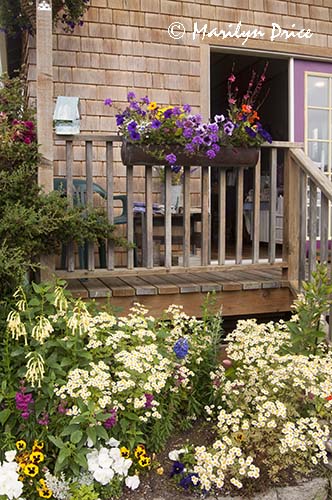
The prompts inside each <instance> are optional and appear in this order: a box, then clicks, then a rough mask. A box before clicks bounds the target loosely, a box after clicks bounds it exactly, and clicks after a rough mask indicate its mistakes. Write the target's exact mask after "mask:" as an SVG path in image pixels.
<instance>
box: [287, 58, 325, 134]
mask: <svg viewBox="0 0 332 500" xmlns="http://www.w3.org/2000/svg"><path fill="white" fill-rule="evenodd" d="M305 71H315V72H317V73H327V74H332V64H331V63H321V62H314V61H306V60H303V59H296V60H295V61H294V107H295V109H294V123H295V130H294V139H295V141H296V142H303V141H304V73H305Z"/></svg>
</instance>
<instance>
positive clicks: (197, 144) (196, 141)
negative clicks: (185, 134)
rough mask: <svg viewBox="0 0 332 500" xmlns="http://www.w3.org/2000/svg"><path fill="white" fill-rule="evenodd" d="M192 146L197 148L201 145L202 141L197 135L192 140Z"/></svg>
mask: <svg viewBox="0 0 332 500" xmlns="http://www.w3.org/2000/svg"><path fill="white" fill-rule="evenodd" d="M192 144H195V145H196V146H199V145H200V144H203V139H202V138H201V137H200V136H199V135H196V136H195V137H194V138H193V140H192Z"/></svg>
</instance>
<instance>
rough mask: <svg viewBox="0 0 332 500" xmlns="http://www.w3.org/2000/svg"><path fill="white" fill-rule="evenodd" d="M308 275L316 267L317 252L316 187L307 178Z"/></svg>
mask: <svg viewBox="0 0 332 500" xmlns="http://www.w3.org/2000/svg"><path fill="white" fill-rule="evenodd" d="M309 193H310V194H309V200H310V201H309V276H311V274H312V272H313V271H315V269H316V253H317V187H316V184H315V183H314V181H313V180H312V179H309Z"/></svg>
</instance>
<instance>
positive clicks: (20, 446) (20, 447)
mask: <svg viewBox="0 0 332 500" xmlns="http://www.w3.org/2000/svg"><path fill="white" fill-rule="evenodd" d="M26 447H27V444H26V442H25V441H24V440H23V439H20V440H19V441H16V448H17V449H18V451H23V450H25V449H26Z"/></svg>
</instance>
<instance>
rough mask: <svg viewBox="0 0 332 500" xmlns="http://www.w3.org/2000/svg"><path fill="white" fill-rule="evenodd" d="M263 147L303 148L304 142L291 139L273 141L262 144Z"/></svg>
mask: <svg viewBox="0 0 332 500" xmlns="http://www.w3.org/2000/svg"><path fill="white" fill-rule="evenodd" d="M260 147H261V148H282V149H290V148H300V149H301V148H303V147H304V144H303V142H289V141H273V142H270V143H269V142H265V143H264V144H261V145H260Z"/></svg>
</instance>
